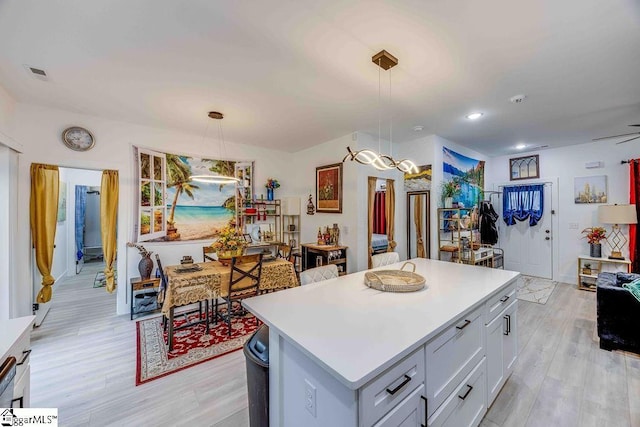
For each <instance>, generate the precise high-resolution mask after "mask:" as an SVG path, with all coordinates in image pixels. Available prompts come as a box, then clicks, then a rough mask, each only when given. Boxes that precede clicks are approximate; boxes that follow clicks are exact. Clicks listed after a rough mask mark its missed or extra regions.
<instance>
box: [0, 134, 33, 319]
mask: <svg viewBox="0 0 640 427" xmlns="http://www.w3.org/2000/svg"><path fill="white" fill-rule="evenodd" d="M0 200H1V201H3V203H0V236H3V238H2V239H0V320H2V319H9V318H13V317H16V316H15V314H14V313H15V312H16V306H17V298H16V297H17V295H18V294H19V291H20V290H19V289H18V282H17V280H16V277H17V276H16V271H17V268H16V251H15V242H16V227H15V224H16V223H17V220H18V210H17V206H18V203H17V201H18V153H17V152H16V151H14V150H12V149H11V148H9V147H7V146H5V145H2V144H0ZM27 288H28V287H27Z"/></svg>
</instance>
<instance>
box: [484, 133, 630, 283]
mask: <svg viewBox="0 0 640 427" xmlns="http://www.w3.org/2000/svg"><path fill="white" fill-rule="evenodd" d="M526 154H527V155H529V154H538V155H539V156H540V179H541V180H542V181H547V180H554V181H555V180H556V179H557V182H558V185H557V188H556V185H555V184H554V185H553V191H554V192H557V194H558V200H559V203H558V204H557V206H554V209H555V211H556V215H557V224H558V229H554V230H553V239H554V240H555V242H554V243H556V244H557V248H558V249H557V251H556V253H555V254H554V263H556V264H557V267H558V268H557V275H556V276H554V280H559V281H562V282H567V283H576V280H577V277H576V275H577V267H576V263H577V257H578V256H579V255H580V254H588V252H589V247H588V244H587V241H586V240H585V239H583V238H582V234H581V233H580V232H581V231H582V230H583V229H585V228H587V227H591V226H599V225H602V224H600V223H598V215H597V210H598V206H599V205H598V204H575V203H574V196H573V181H574V178H575V177H583V176H598V175H606V176H607V188H608V199H609V200H608V204H614V203H618V204H621V203H629V165H621V164H620V161H621V160H627V159H631V158H637V157H640V144H638V143H637V141H636V142H627V143H625V144H619V145H617V144H615V143H614V142H607V141H601V142H591V143H587V144H581V145H573V146H569V147H562V148H556V149H550V150H542V151H540V152H531V153H526ZM520 156H521V154H518V155H515V154H514V155H509V156H502V157H496V158H492V159H491V167H490V168H487V171H488V172H489V173H488V174H487V175H486V178H485V179H486V181H487V184H488V185H490V186H497V185H501V184H504V183H509V158H513V157H520ZM592 161H601V162H603V163H604V167H602V168H599V169H586V168H585V163H586V162H592ZM500 220H501V219H500ZM572 223H573V224H577V228H569V226H570V224H572ZM605 228H606V229H607V231H610V229H611V227H610V226H609V225H605ZM623 231H624V232H625V233H628V227H627V226H623ZM609 253H610V250H609V247H608V246H607V245H606V244H604V245H603V256H608V255H609ZM624 255H625V256H626V257H628V248H625V252H624Z"/></svg>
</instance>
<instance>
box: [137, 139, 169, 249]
mask: <svg viewBox="0 0 640 427" xmlns="http://www.w3.org/2000/svg"><path fill="white" fill-rule="evenodd" d="M137 150H138V189H139V190H138V221H137V224H138V236H137V237H138V241H139V242H144V241H147V240H152V239H157V238H159V237H164V236H166V234H167V220H166V218H167V201H166V195H167V160H166V156H165V154H164V153H158V152H156V151H151V150H145V149H143V148H138V149H137Z"/></svg>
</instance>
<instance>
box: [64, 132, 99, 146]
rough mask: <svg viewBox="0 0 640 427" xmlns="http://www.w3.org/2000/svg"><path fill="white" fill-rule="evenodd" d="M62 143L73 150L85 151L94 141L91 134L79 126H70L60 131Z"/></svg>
mask: <svg viewBox="0 0 640 427" xmlns="http://www.w3.org/2000/svg"><path fill="white" fill-rule="evenodd" d="M62 141H63V142H64V145H66V146H67V147H69V148H71V149H72V150H75V151H87V150H90V149H92V148H93V146H94V145H95V143H96V140H95V138H94V137H93V134H92V133H91V132H89V131H88V130H86V129H85V128H82V127H80V126H72V127H70V128H67V129H65V130H64V132H62Z"/></svg>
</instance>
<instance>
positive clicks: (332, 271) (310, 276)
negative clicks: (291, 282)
mask: <svg viewBox="0 0 640 427" xmlns="http://www.w3.org/2000/svg"><path fill="white" fill-rule="evenodd" d="M336 277H338V267H336V265H335V264H329V265H323V266H320V267H316V268H310V269H308V270H305V271H303V272H302V273H300V285H308V284H309V283H315V282H321V281H323V280H329V279H334V278H336Z"/></svg>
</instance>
